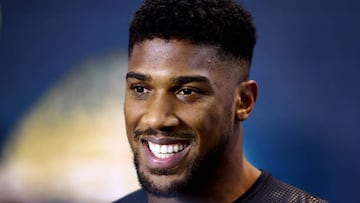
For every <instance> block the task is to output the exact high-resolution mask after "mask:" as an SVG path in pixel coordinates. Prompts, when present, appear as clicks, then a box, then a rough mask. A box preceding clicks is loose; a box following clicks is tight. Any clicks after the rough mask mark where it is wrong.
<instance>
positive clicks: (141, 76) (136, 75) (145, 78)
mask: <svg viewBox="0 0 360 203" xmlns="http://www.w3.org/2000/svg"><path fill="white" fill-rule="evenodd" d="M128 78H134V79H137V80H142V81H151V76H150V75H145V74H142V73H135V72H128V73H127V74H126V79H128Z"/></svg>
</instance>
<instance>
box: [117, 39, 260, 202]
mask: <svg viewBox="0 0 360 203" xmlns="http://www.w3.org/2000/svg"><path fill="white" fill-rule="evenodd" d="M217 58H218V57H217V49H216V48H215V47H213V46H206V45H194V44H191V43H189V42H187V41H184V40H163V39H159V38H155V39H152V40H145V41H143V42H141V43H137V44H135V46H134V48H133V50H132V53H131V55H130V57H129V66H128V75H127V80H126V81H127V87H126V96H125V103H124V112H125V120H126V128H127V136H128V139H129V143H130V146H131V148H132V150H133V152H134V153H135V154H137V157H138V160H139V169H138V170H139V171H141V172H142V173H143V174H144V177H145V178H146V179H147V180H148V181H149V182H151V183H152V185H153V186H155V187H156V188H157V189H159V190H161V191H167V190H169V188H170V186H171V185H172V184H175V183H177V182H182V181H185V180H187V178H188V175H189V173H191V171H189V170H190V169H189V166H191V164H192V163H194V160H196V159H197V158H199V157H204V156H205V155H206V154H207V153H209V152H210V151H211V150H212V149H214V148H215V147H217V146H219V145H220V146H222V147H223V149H224V150H222V151H221V153H220V159H219V160H220V162H219V164H218V165H216V166H214V169H213V170H212V171H211V176H210V177H208V179H211V181H210V182H211V184H203V185H202V187H201V188H199V189H198V190H194V191H191V192H188V193H186V194H180V195H179V196H177V197H176V198H175V197H173V198H165V197H158V196H154V195H152V194H149V195H148V197H149V202H233V201H235V200H236V199H238V198H239V197H240V196H241V195H243V194H244V193H245V192H246V191H247V190H248V189H249V188H250V187H251V185H252V184H253V183H254V182H255V180H256V179H257V178H258V177H259V175H260V171H259V170H258V169H256V168H255V167H254V166H252V165H251V164H250V163H249V162H248V161H247V160H246V158H245V156H244V153H243V145H242V123H241V122H242V121H244V120H246V119H247V118H248V117H249V115H250V113H251V112H252V110H253V108H254V105H255V101H256V96H257V84H256V82H255V81H253V80H246V81H240V80H239V74H242V73H241V72H240V71H239V72H237V71H236V70H239V68H238V67H235V66H239V65H244V63H240V62H236V61H234V60H231V61H230V60H226V59H225V60H218V59H217ZM245 64H246V63H245ZM146 129H154V130H156V131H153V133H152V134H146V135H139V136H136V135H135V134H136V133H135V131H137V130H146ZM169 129H171V131H170V132H174V133H173V134H172V133H170V134H162V133H161V132H164V131H166V130H169ZM177 132H178V133H177ZM149 142H151V143H150V144H152V143H153V144H155V145H159V146H162V145H166V146H169V145H173V146H175V145H183V146H184V149H183V151H181V153H180V152H179V153H176V154H177V155H174V156H172V157H170V158H164V157H160V158H159V157H155V156H154V154H153V153H152V152H151V150H150V148H149ZM169 156H170V155H169ZM174 157H175V158H174ZM157 170H161V171H168V172H169V173H168V174H166V175H165V174H161V175H160V174H159V173H155V172H154V171H157Z"/></svg>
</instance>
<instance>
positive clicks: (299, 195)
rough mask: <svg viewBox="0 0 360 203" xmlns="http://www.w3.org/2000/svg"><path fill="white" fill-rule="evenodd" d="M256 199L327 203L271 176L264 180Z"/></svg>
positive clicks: (298, 202)
mask: <svg viewBox="0 0 360 203" xmlns="http://www.w3.org/2000/svg"><path fill="white" fill-rule="evenodd" d="M256 197H257V198H256V199H259V200H263V201H264V202H297V203H326V202H327V201H325V200H322V199H320V198H318V197H316V196H314V195H312V194H310V193H307V192H305V191H303V190H301V189H299V188H297V187H294V186H292V185H290V184H287V183H285V182H282V181H280V180H278V179H276V178H274V177H272V176H271V175H270V174H268V177H267V178H266V180H264V182H263V185H262V187H261V189H260V190H259V191H258V194H257V195H256Z"/></svg>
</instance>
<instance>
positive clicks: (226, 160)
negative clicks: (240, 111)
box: [148, 123, 260, 203]
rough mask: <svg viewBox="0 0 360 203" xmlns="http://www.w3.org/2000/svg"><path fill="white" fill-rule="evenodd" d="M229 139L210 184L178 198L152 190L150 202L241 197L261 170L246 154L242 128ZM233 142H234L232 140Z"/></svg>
mask: <svg viewBox="0 0 360 203" xmlns="http://www.w3.org/2000/svg"><path fill="white" fill-rule="evenodd" d="M235 132H236V133H234V134H233V135H235V136H232V137H231V138H230V140H229V145H230V146H228V148H227V150H226V151H225V152H224V153H223V156H222V158H221V160H220V162H219V164H218V165H217V166H218V168H216V170H214V173H213V174H212V177H211V180H210V181H209V183H208V184H205V183H204V184H203V185H202V189H201V190H200V191H199V192H197V193H196V194H182V195H179V196H177V197H175V198H158V197H155V196H153V195H151V194H149V196H148V197H149V202H150V203H151V202H157V203H161V202H168V203H179V202H209V203H211V202H224V203H226V202H234V201H235V200H236V199H238V198H239V197H241V196H242V195H243V194H244V193H245V192H246V191H247V190H248V189H249V188H250V187H251V186H252V185H253V184H254V182H255V181H256V179H257V178H258V177H259V176H260V171H259V170H258V169H256V168H255V167H254V166H253V165H251V164H250V163H249V162H248V161H247V160H246V158H245V156H244V154H243V147H242V128H241V124H240V123H239V125H238V128H237V129H236V130H235ZM230 143H233V144H230Z"/></svg>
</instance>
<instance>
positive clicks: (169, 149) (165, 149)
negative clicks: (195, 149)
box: [148, 141, 188, 159]
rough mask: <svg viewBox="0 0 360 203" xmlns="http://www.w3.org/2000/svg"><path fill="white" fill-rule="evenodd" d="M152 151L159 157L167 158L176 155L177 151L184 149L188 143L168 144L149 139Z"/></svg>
mask: <svg viewBox="0 0 360 203" xmlns="http://www.w3.org/2000/svg"><path fill="white" fill-rule="evenodd" d="M148 146H149V149H150V151H151V152H152V153H153V155H154V156H156V157H157V158H159V159H166V158H169V157H171V156H174V155H175V154H176V153H178V152H181V151H183V150H184V149H185V148H186V147H187V146H188V144H167V145H160V144H156V143H153V142H150V141H148Z"/></svg>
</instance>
